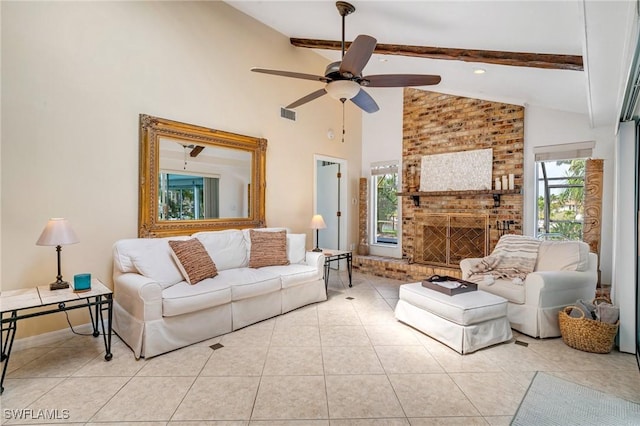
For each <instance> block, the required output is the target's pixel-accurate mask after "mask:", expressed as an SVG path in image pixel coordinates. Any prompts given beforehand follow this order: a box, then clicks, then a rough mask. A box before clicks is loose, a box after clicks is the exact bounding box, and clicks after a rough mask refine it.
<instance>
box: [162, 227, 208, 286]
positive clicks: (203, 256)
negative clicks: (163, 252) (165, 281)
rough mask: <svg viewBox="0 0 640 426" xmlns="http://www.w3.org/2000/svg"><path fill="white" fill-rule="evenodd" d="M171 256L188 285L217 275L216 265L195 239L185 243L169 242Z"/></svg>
mask: <svg viewBox="0 0 640 426" xmlns="http://www.w3.org/2000/svg"><path fill="white" fill-rule="evenodd" d="M169 245H170V246H171V250H173V252H172V255H173V258H174V259H175V260H176V263H177V264H178V268H180V272H182V275H183V276H184V279H185V280H187V282H188V283H189V284H197V283H199V282H200V281H202V280H204V279H206V278H213V277H215V276H216V275H218V270H217V269H216V264H215V263H213V260H211V257H209V253H207V250H206V249H205V248H204V246H203V245H202V243H201V242H200V241H199V240H198V239H197V238H191V239H190V240H186V241H169Z"/></svg>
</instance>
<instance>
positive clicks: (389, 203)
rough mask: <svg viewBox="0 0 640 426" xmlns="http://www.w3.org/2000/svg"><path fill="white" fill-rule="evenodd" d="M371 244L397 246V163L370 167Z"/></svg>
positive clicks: (377, 164) (378, 164) (376, 164)
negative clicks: (371, 198) (371, 199)
mask: <svg viewBox="0 0 640 426" xmlns="http://www.w3.org/2000/svg"><path fill="white" fill-rule="evenodd" d="M371 187H372V188H373V191H372V196H373V202H372V203H371V205H372V206H373V209H372V210H373V211H372V218H373V229H374V232H372V234H373V243H374V244H385V245H394V246H397V245H398V195H397V193H398V163H397V162H385V163H375V164H373V165H372V166H371Z"/></svg>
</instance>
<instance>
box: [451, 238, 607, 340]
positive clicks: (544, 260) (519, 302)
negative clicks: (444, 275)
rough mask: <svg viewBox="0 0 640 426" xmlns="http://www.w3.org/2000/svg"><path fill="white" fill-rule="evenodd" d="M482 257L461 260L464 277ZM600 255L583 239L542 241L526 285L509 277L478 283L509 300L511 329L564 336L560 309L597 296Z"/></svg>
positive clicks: (508, 308) (534, 335) (469, 274)
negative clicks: (559, 320) (491, 282)
mask: <svg viewBox="0 0 640 426" xmlns="http://www.w3.org/2000/svg"><path fill="white" fill-rule="evenodd" d="M480 260H481V259H463V260H462V261H461V262H460V268H461V269H462V278H463V279H465V280H468V279H470V277H471V268H472V267H473V266H474V265H476V264H478V262H480ZM597 265H598V257H597V255H596V254H594V253H589V246H588V245H587V244H586V243H583V242H580V241H542V242H541V243H540V247H539V250H538V258H537V261H536V266H535V268H534V272H532V273H529V274H528V275H527V276H526V279H525V280H524V284H516V283H514V282H513V281H512V280H508V279H496V280H495V281H494V282H493V284H488V283H489V282H490V281H491V280H487V282H484V281H483V280H477V279H475V280H474V281H475V282H478V289H479V290H483V291H486V292H489V293H492V294H495V295H498V296H502V297H504V298H505V299H507V300H508V301H509V303H508V305H507V316H508V318H509V322H510V323H511V328H513V329H514V330H517V331H519V332H521V333H524V334H527V335H529V336H532V337H557V336H560V328H559V326H558V311H560V310H561V309H562V308H564V307H565V306H568V305H572V304H574V303H575V301H576V300H578V299H584V300H591V299H593V298H594V297H595V291H596V284H597V281H598V272H597Z"/></svg>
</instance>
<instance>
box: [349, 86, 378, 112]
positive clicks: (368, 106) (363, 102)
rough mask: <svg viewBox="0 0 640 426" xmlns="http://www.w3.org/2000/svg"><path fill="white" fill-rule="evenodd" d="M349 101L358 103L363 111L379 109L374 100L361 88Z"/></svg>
mask: <svg viewBox="0 0 640 426" xmlns="http://www.w3.org/2000/svg"><path fill="white" fill-rule="evenodd" d="M351 102H353V103H354V104H356V105H358V106H359V107H360V108H361V109H362V110H363V111H364V112H368V113H372V112H376V111H378V110H380V107H379V106H378V104H377V103H376V101H374V100H373V98H372V97H371V95H369V94H368V93H367V92H365V91H364V90H363V89H360V91H359V92H358V94H357V95H355V96H354V97H353V98H351Z"/></svg>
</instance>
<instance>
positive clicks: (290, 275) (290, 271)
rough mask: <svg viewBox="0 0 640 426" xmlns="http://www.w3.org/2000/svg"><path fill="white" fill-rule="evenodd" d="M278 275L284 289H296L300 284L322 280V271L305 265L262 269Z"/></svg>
mask: <svg viewBox="0 0 640 426" xmlns="http://www.w3.org/2000/svg"><path fill="white" fill-rule="evenodd" d="M260 270H261V271H268V272H271V273H273V274H274V275H277V276H279V277H280V278H281V280H282V288H291V287H296V286H298V285H300V284H304V283H308V282H310V281H316V280H320V279H322V271H321V270H318V268H315V267H313V266H308V265H305V264H299V263H298V264H291V265H287V266H266V267H264V268H261V269H260Z"/></svg>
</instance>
